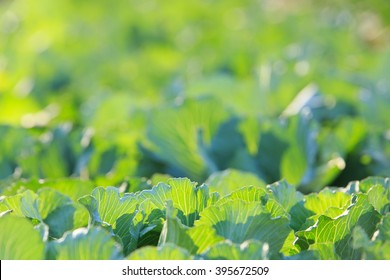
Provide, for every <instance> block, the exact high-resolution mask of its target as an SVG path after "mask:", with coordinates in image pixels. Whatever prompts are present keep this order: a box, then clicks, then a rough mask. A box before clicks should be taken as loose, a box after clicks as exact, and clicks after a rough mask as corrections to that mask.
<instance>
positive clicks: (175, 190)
mask: <svg viewBox="0 0 390 280" xmlns="http://www.w3.org/2000/svg"><path fill="white" fill-rule="evenodd" d="M168 184H169V185H166V184H164V183H159V184H158V185H157V186H155V187H153V188H152V189H151V190H145V191H142V192H141V193H139V194H138V196H137V199H138V200H139V201H144V200H146V199H150V201H151V202H152V203H153V204H154V205H156V208H157V209H160V210H164V209H165V203H166V202H167V201H168V200H171V201H172V202H173V206H174V207H175V208H176V209H178V210H179V211H180V212H179V214H178V215H179V217H180V219H181V221H182V223H183V224H185V225H187V226H192V225H193V224H194V221H195V220H197V219H198V218H199V214H200V213H201V212H202V211H203V209H204V208H205V207H206V206H207V205H208V203H209V191H208V188H207V186H205V185H202V186H199V187H196V183H194V182H191V181H190V180H189V179H187V178H175V179H169V180H168Z"/></svg>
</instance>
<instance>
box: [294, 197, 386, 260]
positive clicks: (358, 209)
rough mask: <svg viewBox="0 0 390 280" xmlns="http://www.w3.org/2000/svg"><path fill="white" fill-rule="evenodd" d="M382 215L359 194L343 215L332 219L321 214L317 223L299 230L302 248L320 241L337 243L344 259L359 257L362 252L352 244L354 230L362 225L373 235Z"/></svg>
mask: <svg viewBox="0 0 390 280" xmlns="http://www.w3.org/2000/svg"><path fill="white" fill-rule="evenodd" d="M379 220H380V215H379V213H378V212H376V211H375V210H374V209H373V207H372V206H371V204H370V203H369V202H368V198H367V196H366V195H364V194H357V195H356V196H355V197H354V201H353V203H352V204H351V205H350V206H349V207H348V208H347V210H346V211H345V213H343V214H342V215H341V216H339V217H336V218H335V219H332V218H330V217H327V216H320V217H319V219H318V221H317V222H316V224H315V225H314V226H312V227H310V228H309V229H307V230H305V231H299V232H297V233H296V234H297V236H298V237H299V241H298V244H299V246H300V247H301V249H303V250H305V249H307V246H309V245H313V244H320V243H332V244H335V250H336V253H337V255H338V256H340V257H341V258H342V259H359V258H360V255H361V252H359V251H355V250H354V249H353V248H352V246H351V242H352V241H351V234H352V230H353V229H354V227H356V226H358V225H359V226H361V227H362V228H363V229H364V230H365V232H366V233H367V234H368V236H370V237H371V236H372V235H373V233H374V231H375V229H376V225H377V223H378V222H379Z"/></svg>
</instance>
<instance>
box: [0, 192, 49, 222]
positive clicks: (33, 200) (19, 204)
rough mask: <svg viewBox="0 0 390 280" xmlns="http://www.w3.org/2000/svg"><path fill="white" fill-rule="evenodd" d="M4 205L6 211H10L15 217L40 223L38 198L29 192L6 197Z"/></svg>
mask: <svg viewBox="0 0 390 280" xmlns="http://www.w3.org/2000/svg"><path fill="white" fill-rule="evenodd" d="M4 204H5V205H6V206H7V207H8V209H10V210H12V213H13V214H14V215H16V216H19V217H27V218H31V219H36V220H38V221H42V216H41V214H40V213H39V202H38V196H37V195H36V194H35V193H34V192H32V191H30V190H27V191H25V192H23V193H21V194H17V195H14V196H9V197H6V198H5V199H4Z"/></svg>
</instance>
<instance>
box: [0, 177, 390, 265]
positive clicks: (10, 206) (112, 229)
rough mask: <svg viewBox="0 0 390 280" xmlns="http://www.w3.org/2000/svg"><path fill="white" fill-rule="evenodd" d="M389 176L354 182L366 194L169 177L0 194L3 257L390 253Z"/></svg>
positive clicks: (350, 256) (352, 255)
mask: <svg viewBox="0 0 390 280" xmlns="http://www.w3.org/2000/svg"><path fill="white" fill-rule="evenodd" d="M219 175H220V174H215V178H217V177H218V176H219ZM387 180H388V178H383V179H381V178H379V177H378V178H376V179H375V180H372V179H370V180H364V181H362V182H355V184H357V185H364V190H365V191H366V192H365V193H363V192H360V191H358V190H355V191H353V190H351V189H349V193H347V192H345V191H346V190H347V189H332V190H331V189H329V188H326V189H324V190H322V191H321V192H320V193H311V194H308V195H303V194H302V193H300V192H299V191H296V189H295V187H294V186H292V185H289V184H288V183H287V182H286V181H279V182H276V183H274V184H271V185H268V186H266V187H264V186H260V187H259V186H244V187H240V186H237V187H236V189H235V190H233V191H232V192H231V193H229V194H228V195H225V196H222V195H219V194H218V193H213V194H212V195H210V194H209V192H208V186H207V185H205V184H203V185H201V186H200V187H197V183H195V182H192V181H190V180H189V179H187V178H170V179H168V181H167V184H165V183H158V184H157V185H156V186H154V187H153V188H152V189H150V190H140V191H138V192H135V193H120V191H119V188H117V187H106V188H103V187H97V188H95V189H93V190H92V191H91V193H90V194H88V195H85V196H82V197H80V198H78V199H77V200H76V201H75V200H74V199H73V198H71V197H69V196H67V195H65V194H63V193H62V192H61V191H59V190H55V189H53V188H48V187H46V186H43V187H41V188H38V189H37V190H36V192H34V191H32V190H25V191H24V192H20V193H18V194H15V195H8V196H4V197H3V198H2V200H1V201H0V211H1V212H0V224H1V225H2V229H4V230H2V231H1V234H0V249H1V250H0V252H1V254H2V255H1V257H2V259H20V258H21V259H42V258H46V259H124V258H125V259H388V257H389V255H388V254H389V251H388V246H389V238H390V234H389V228H390V226H389V225H390V223H389V221H390V219H389V217H390V216H389V207H388V206H389V204H390V200H389V197H388V196H387V195H385V194H386V190H387V185H386V182H387ZM65 182H68V181H67V179H65ZM18 183H22V182H14V184H18ZM229 189H230V190H232V188H231V187H229ZM64 192H67V193H69V190H68V189H67V188H64ZM79 203H81V204H79ZM85 226H88V227H85ZM32 242H34V243H32ZM30 248H32V249H31V250H30Z"/></svg>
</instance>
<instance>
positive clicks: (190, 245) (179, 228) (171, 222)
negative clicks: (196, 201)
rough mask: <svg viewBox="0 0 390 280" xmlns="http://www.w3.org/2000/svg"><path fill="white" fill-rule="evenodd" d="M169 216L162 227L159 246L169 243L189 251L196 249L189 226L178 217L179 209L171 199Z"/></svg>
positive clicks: (168, 208)
mask: <svg viewBox="0 0 390 280" xmlns="http://www.w3.org/2000/svg"><path fill="white" fill-rule="evenodd" d="M166 212H167V218H166V221H165V223H164V227H163V229H162V232H161V235H160V240H159V242H158V245H159V246H162V245H164V244H167V243H172V244H176V245H177V246H180V247H182V248H185V249H187V250H188V251H189V252H194V251H196V246H195V244H194V242H193V241H192V239H191V237H190V236H189V235H188V233H187V229H188V227H187V226H185V225H183V224H182V223H181V221H180V219H179V218H177V212H178V211H177V210H176V209H175V208H174V207H173V204H172V202H171V201H168V202H167V211H166Z"/></svg>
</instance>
